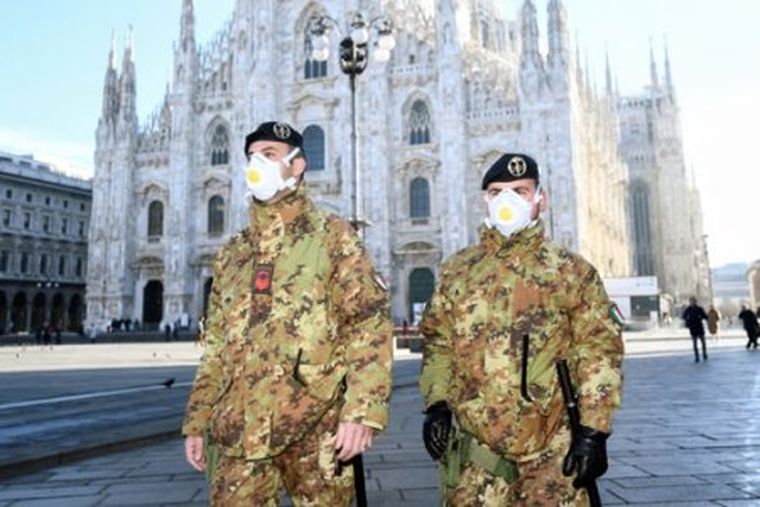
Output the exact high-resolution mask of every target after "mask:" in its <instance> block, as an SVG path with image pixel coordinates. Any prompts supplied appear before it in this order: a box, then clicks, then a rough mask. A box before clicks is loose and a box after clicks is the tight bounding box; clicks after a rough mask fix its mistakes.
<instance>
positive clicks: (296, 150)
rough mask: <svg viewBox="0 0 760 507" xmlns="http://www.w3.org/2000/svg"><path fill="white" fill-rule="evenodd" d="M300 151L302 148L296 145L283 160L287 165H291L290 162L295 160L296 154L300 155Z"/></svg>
mask: <svg viewBox="0 0 760 507" xmlns="http://www.w3.org/2000/svg"><path fill="white" fill-rule="evenodd" d="M300 151H301V148H298V147H296V148H295V149H294V150H293V151H291V152H290V153H288V155H287V156H286V157H285V158H284V159H282V162H283V163H284V164H285V165H286V166H289V165H290V163H291V162H292V161H293V159H294V158H295V157H296V155H298V153H299V152H300Z"/></svg>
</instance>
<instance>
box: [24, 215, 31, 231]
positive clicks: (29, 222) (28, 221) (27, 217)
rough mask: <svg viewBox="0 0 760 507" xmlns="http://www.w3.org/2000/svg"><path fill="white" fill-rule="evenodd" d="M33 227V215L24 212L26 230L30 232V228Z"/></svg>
mask: <svg viewBox="0 0 760 507" xmlns="http://www.w3.org/2000/svg"><path fill="white" fill-rule="evenodd" d="M31 226H32V214H31V213H29V212H28V211H25V212H24V229H27V230H29V228H30V227H31Z"/></svg>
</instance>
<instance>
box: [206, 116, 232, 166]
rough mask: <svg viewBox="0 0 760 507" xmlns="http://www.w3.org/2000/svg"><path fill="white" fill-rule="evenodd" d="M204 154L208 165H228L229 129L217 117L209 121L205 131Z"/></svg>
mask: <svg viewBox="0 0 760 507" xmlns="http://www.w3.org/2000/svg"><path fill="white" fill-rule="evenodd" d="M206 153H207V157H208V164H209V165H212V166H213V165H227V164H229V163H230V128H229V125H228V124H227V122H226V121H224V120H223V119H222V118H221V117H219V116H217V117H215V118H214V119H213V120H211V122H210V123H209V126H208V128H207V129H206Z"/></svg>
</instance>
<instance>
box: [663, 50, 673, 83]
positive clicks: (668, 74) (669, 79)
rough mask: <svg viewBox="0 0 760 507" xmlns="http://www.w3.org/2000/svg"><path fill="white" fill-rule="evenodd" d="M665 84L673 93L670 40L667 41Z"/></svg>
mask: <svg viewBox="0 0 760 507" xmlns="http://www.w3.org/2000/svg"><path fill="white" fill-rule="evenodd" d="M665 86H666V87H667V88H668V91H669V92H671V93H673V78H672V76H671V74H670V56H669V55H668V41H667V40H666V41H665Z"/></svg>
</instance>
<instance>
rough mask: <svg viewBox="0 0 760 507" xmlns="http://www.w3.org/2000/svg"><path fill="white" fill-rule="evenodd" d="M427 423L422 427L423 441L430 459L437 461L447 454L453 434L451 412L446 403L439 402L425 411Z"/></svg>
mask: <svg viewBox="0 0 760 507" xmlns="http://www.w3.org/2000/svg"><path fill="white" fill-rule="evenodd" d="M425 414H427V415H425V422H424V423H423V425H422V441H423V442H424V443H425V449H427V452H428V454H430V457H431V458H433V459H434V460H435V461H438V460H439V459H441V456H443V453H444V452H446V444H448V442H449V433H450V432H451V410H449V406H448V405H447V404H446V402H445V401H437V402H435V403H433V404H432V405H430V406H429V407H428V408H427V410H425Z"/></svg>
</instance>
